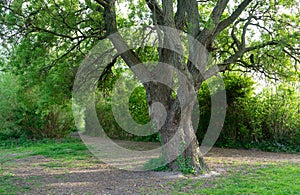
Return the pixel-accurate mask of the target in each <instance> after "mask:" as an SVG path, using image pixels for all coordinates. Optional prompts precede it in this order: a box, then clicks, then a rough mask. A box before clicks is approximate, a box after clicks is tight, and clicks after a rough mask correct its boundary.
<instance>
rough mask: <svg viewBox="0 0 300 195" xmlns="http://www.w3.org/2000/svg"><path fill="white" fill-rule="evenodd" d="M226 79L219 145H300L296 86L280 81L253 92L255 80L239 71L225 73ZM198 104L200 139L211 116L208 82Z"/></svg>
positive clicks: (281, 147)
mask: <svg viewBox="0 0 300 195" xmlns="http://www.w3.org/2000/svg"><path fill="white" fill-rule="evenodd" d="M224 83H225V86H226V93H227V103H228V107H227V114H226V118H225V124H224V127H223V130H222V132H221V135H220V137H219V139H218V142H217V145H219V146H243V147H262V148H263V149H268V148H269V149H270V150H274V148H280V150H285V148H286V147H293V146H297V145H300V110H299V109H300V103H299V99H300V97H299V92H298V93H297V92H296V89H295V88H293V87H291V86H288V85H286V84H280V85H278V86H277V87H274V88H271V87H270V88H265V89H264V90H263V91H261V92H260V93H258V94H254V93H253V87H254V83H253V81H252V80H251V79H249V78H247V77H242V76H239V75H225V76H224ZM199 104H200V108H201V122H200V125H199V129H198V134H197V135H198V138H199V139H200V140H201V139H202V138H203V135H204V134H205V132H206V128H207V126H208V124H209V120H210V96H209V91H208V88H207V87H206V84H204V85H203V87H202V89H201V91H200V93H199ZM286 150H287V149H286ZM298 150H299V149H298Z"/></svg>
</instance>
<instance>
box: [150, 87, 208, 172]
mask: <svg viewBox="0 0 300 195" xmlns="http://www.w3.org/2000/svg"><path fill="white" fill-rule="evenodd" d="M147 88H148V89H147V91H148V98H149V99H151V100H150V105H149V106H150V113H151V116H152V120H154V121H155V122H156V126H157V128H158V131H159V132H160V135H161V141H162V145H163V157H164V158H165V161H166V162H168V166H169V167H170V168H171V169H172V170H175V171H177V170H180V169H181V168H182V167H180V166H182V164H183V162H180V161H184V164H189V167H190V168H192V169H193V170H194V173H195V174H202V173H203V172H207V171H208V167H207V166H206V164H205V162H204V159H203V156H202V154H201V152H200V147H199V143H198V140H197V138H196V133H195V131H194V128H193V123H192V113H193V108H194V104H195V102H196V101H197V100H196V98H193V99H191V100H189V101H187V102H181V103H182V104H180V103H179V99H174V98H172V95H171V91H168V90H167V87H166V86H164V85H159V86H158V85H148V86H147ZM182 96H183V95H182ZM151 97H152V98H151ZM148 102H149V101H148ZM154 102H160V103H162V105H163V106H164V109H165V114H166V115H167V116H165V117H162V114H161V113H163V112H162V111H161V109H163V108H157V107H156V108H155V109H153V103H154ZM151 103H152V105H151ZM151 106H152V109H151ZM164 119H166V120H165V121H162V120H164ZM195 122H198V121H195Z"/></svg>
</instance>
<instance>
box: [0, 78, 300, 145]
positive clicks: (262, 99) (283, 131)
mask: <svg viewBox="0 0 300 195" xmlns="http://www.w3.org/2000/svg"><path fill="white" fill-rule="evenodd" d="M129 79H130V78H129ZM116 80H117V78H115V79H114V81H112V83H110V84H109V85H110V86H113V85H114V84H115V81H116ZM208 82H213V81H208ZM224 83H225V86H226V93H227V114H226V118H225V124H224V127H223V130H222V132H221V134H220V137H219V139H218V141H217V145H218V146H231V147H241V146H242V147H246V148H250V147H260V148H263V149H267V150H275V149H280V150H289V148H291V147H294V146H295V147H294V148H296V150H299V147H298V149H297V145H298V146H299V145H300V103H299V99H300V96H299V91H296V87H295V86H294V87H292V86H291V85H287V84H279V85H277V86H276V87H273V88H272V87H269V88H265V89H263V90H262V91H261V92H259V93H254V91H253V90H254V85H255V83H254V82H253V81H252V79H251V78H249V77H245V76H241V75H238V74H227V75H224ZM41 87H45V86H43V85H39V86H33V87H23V86H22V87H21V82H20V81H19V79H18V78H17V77H16V76H12V75H10V74H2V75H1V77H0V93H1V96H0V120H1V123H0V139H1V140H3V139H8V138H20V137H27V138H60V137H64V136H65V135H67V134H68V133H70V132H71V131H72V130H74V122H73V116H72V111H71V102H70V100H69V99H68V98H67V97H65V98H63V96H61V95H62V94H63V93H62V92H59V93H57V94H58V96H56V97H52V95H53V94H52V95H51V94H47V93H46V94H45V89H44V88H43V89H41ZM106 89H107V88H106ZM111 89H112V88H111ZM124 90H126V89H125V88H124ZM52 91H53V89H52ZM210 93H211V92H210V91H209V88H208V84H207V82H206V83H204V84H203V85H202V87H201V89H200V91H199V96H198V99H199V105H200V119H201V120H200V123H199V127H198V131H197V137H198V139H199V141H200V142H201V140H202V138H203V136H204V134H205V133H206V129H207V126H208V124H209V122H210V109H211V108H210V100H211V95H210ZM212 93H216V91H213V92H212ZM59 95H60V96H59ZM112 95H113V94H112V92H111V90H109V91H106V92H105V93H102V94H101V95H98V96H97V98H96V99H97V101H96V110H97V113H98V118H99V121H100V124H101V125H102V127H103V129H104V131H105V132H106V134H107V135H108V136H110V137H112V138H118V139H130V140H139V141H157V140H159V135H158V134H157V133H155V134H153V135H150V136H136V135H133V134H132V133H130V132H126V131H125V130H123V129H122V128H121V127H120V126H119V124H118V123H117V122H116V121H115V118H114V115H113V112H112V103H114V104H115V103H116V102H112ZM51 97H52V99H51ZM61 97H62V98H61ZM117 104H119V106H122V105H124V104H129V113H130V115H131V117H132V118H133V119H134V120H135V121H136V122H137V123H139V124H146V123H149V121H150V118H149V113H148V106H147V103H146V93H145V90H144V88H143V87H142V86H137V87H136V88H135V90H134V91H133V92H132V93H131V94H130V95H129V97H127V96H126V97H125V98H121V99H118V102H117ZM125 122H126V121H125Z"/></svg>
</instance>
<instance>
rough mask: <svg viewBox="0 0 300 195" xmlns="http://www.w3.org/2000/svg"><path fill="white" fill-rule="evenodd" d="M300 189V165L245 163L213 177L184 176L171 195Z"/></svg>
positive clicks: (272, 192) (253, 192)
mask: <svg viewBox="0 0 300 195" xmlns="http://www.w3.org/2000/svg"><path fill="white" fill-rule="evenodd" d="M191 186H192V187H191ZM187 189H188V193H187ZM299 192H300V166H299V164H277V165H276V164H270V165H259V166H251V167H246V166H244V167H243V168H241V169H237V170H232V171H231V172H230V173H229V175H227V176H220V177H217V178H216V179H214V180H213V179H211V178H210V179H199V180H197V181H196V182H195V181H191V180H190V179H183V180H180V182H178V181H177V182H175V183H173V187H172V192H171V194H214V195H215V194H216V195H223V194H298V193H299ZM158 194H159V193H158Z"/></svg>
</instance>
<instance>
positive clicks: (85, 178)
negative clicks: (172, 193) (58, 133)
mask: <svg viewBox="0 0 300 195" xmlns="http://www.w3.org/2000/svg"><path fill="white" fill-rule="evenodd" d="M116 142H117V143H118V144H119V145H122V146H126V147H128V148H144V149H145V148H147V149H152V148H155V147H157V145H156V144H153V143H143V142H126V141H116ZM205 160H206V161H207V163H208V165H209V166H210V168H211V170H212V171H213V172H212V173H215V174H226V172H227V171H228V170H229V169H231V168H232V166H233V165H236V164H257V163H262V164H263V163H276V162H293V163H300V155H296V154H285V153H270V152H261V151H255V150H236V149H221V148H213V149H212V150H211V151H210V152H209V153H208V154H207V155H206V156H205ZM135 161H136V160H135ZM49 163H50V164H49ZM135 163H136V162H135ZM45 165H46V166H45ZM49 165H52V167H51V166H49ZM6 169H7V171H10V172H11V173H12V174H14V176H16V177H17V178H19V179H18V180H15V181H13V182H15V184H17V185H20V186H28V188H30V190H28V191H26V192H25V193H24V192H20V193H19V194H103V195H104V194H116V195H117V194H118V195H119V194H143V193H144V194H152V193H151V189H152V190H156V189H164V190H165V191H166V192H168V189H171V188H172V185H170V183H172V182H176V181H177V180H178V179H180V178H184V176H183V175H181V174H179V173H167V172H153V171H125V170H118V169H116V168H113V167H111V166H109V165H107V164H104V163H100V162H99V160H97V159H96V158H95V159H90V161H89V162H85V164H83V163H82V162H81V161H78V162H76V161H74V162H72V166H71V167H70V166H69V165H68V164H67V163H66V164H59V166H55V160H53V159H48V158H45V157H44V156H30V157H27V158H22V159H17V160H16V161H15V162H14V163H12V164H11V165H9V167H6ZM202 177H206V178H210V179H213V178H214V177H215V175H214V174H212V175H204V176H202ZM204 185H205V182H204ZM186 190H188V189H186ZM166 194H168V193H166Z"/></svg>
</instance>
